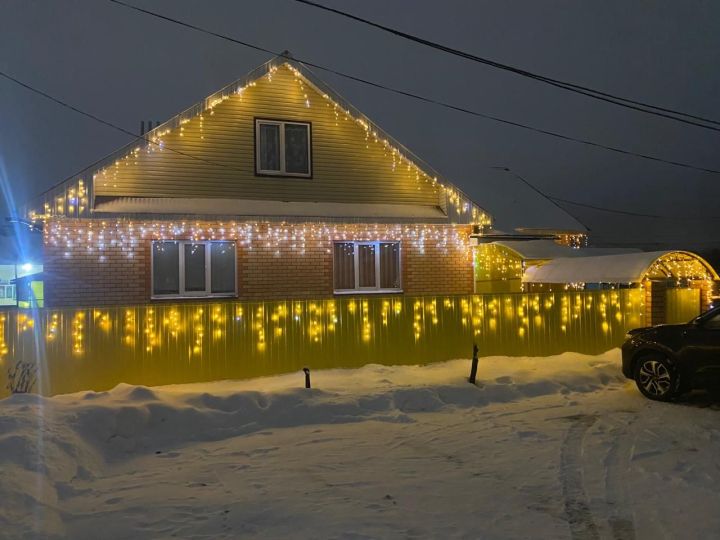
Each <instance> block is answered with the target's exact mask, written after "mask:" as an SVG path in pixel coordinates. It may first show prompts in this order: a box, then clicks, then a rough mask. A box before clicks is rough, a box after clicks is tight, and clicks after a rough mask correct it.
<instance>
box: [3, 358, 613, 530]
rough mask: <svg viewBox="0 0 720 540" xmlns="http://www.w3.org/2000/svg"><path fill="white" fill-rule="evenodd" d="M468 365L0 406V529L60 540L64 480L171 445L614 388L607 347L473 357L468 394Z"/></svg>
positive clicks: (71, 489)
mask: <svg viewBox="0 0 720 540" xmlns="http://www.w3.org/2000/svg"><path fill="white" fill-rule="evenodd" d="M469 367H470V366H469V361H468V360H453V361H449V362H444V363H440V364H433V365H429V366H422V367H419V366H394V367H388V366H380V365H368V366H365V367H363V368H360V369H353V370H327V371H318V372H314V373H312V383H313V388H312V389H311V390H307V389H305V388H303V382H304V378H303V375H302V373H298V374H290V375H283V376H277V377H268V378H260V379H254V380H246V381H222V382H217V383H204V384H188V385H172V386H163V387H155V388H147V387H142V386H130V385H125V384H121V385H118V386H117V387H116V388H114V389H112V390H110V391H106V392H80V393H76V394H68V395H62V396H56V397H53V398H44V397H39V396H35V395H16V396H12V397H10V398H7V399H4V400H2V401H0V412H1V414H0V469H1V470H2V477H0V499H1V500H2V501H3V504H2V505H0V530H5V531H9V530H11V531H14V532H17V534H18V535H22V534H28V535H30V534H42V535H45V536H52V535H62V534H63V526H62V522H63V514H62V510H61V507H62V501H63V500H64V499H65V498H68V497H72V496H73V495H75V494H76V489H77V488H76V487H75V485H74V484H75V483H76V481H77V480H90V479H92V478H94V477H95V476H96V475H100V474H102V471H103V468H104V467H106V466H107V465H108V464H112V463H116V462H119V461H123V460H128V459H131V458H133V457H137V456H138V455H143V454H157V455H171V454H172V452H173V451H175V450H177V449H179V448H181V447H182V446H183V445H187V444H191V443H198V442H203V441H219V440H223V439H230V438H233V437H238V436H242V435H246V434H249V433H254V432H258V431H262V430H266V429H270V428H288V427H294V426H300V425H312V424H339V423H351V422H366V421H377V422H407V423H410V422H416V419H414V418H413V416H414V413H422V412H437V411H440V410H443V409H446V408H468V407H482V406H485V405H487V404H490V403H498V402H501V403H502V402H510V401H517V400H521V399H524V398H529V397H537V396H542V395H549V394H557V393H563V394H568V393H571V392H591V391H594V390H597V389H599V388H602V387H604V386H608V385H613V384H615V385H618V384H623V383H624V381H625V380H624V378H623V377H622V375H621V373H620V370H619V351H617V350H613V351H609V352H607V353H605V354H602V355H600V356H583V355H578V354H574V353H566V354H562V355H559V356H554V357H544V358H508V357H489V358H483V359H481V360H480V368H479V373H478V375H479V376H478V384H477V386H473V385H470V384H469V383H468V382H467V380H466V379H467V376H468V372H469ZM38 513H39V514H41V515H42V516H41V517H42V519H38V515H39V514H38ZM38 527H41V529H40V530H38Z"/></svg>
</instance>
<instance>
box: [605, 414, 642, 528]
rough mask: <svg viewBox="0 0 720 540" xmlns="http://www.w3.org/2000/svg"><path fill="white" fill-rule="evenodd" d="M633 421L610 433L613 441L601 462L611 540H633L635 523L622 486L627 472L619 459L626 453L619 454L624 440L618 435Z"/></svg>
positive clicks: (632, 419)
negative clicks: (603, 469)
mask: <svg viewBox="0 0 720 540" xmlns="http://www.w3.org/2000/svg"><path fill="white" fill-rule="evenodd" d="M634 421H635V419H634V418H631V419H630V420H629V421H627V422H624V423H623V424H622V426H621V427H618V428H617V429H616V430H613V431H611V432H610V433H611V435H612V436H613V441H612V445H611V446H610V449H609V450H608V452H607V455H606V456H605V459H604V461H603V465H604V466H605V503H606V504H607V505H608V508H609V514H610V515H609V517H608V524H609V525H610V531H611V533H612V537H613V540H635V522H634V521H633V518H632V515H631V514H630V513H629V512H628V507H627V504H626V501H627V493H626V489H625V487H624V484H623V474H624V473H625V471H626V470H627V463H626V462H624V461H625V460H622V461H623V463H621V458H620V456H621V455H626V454H627V452H625V451H622V452H621V448H620V447H621V442H620V441H622V440H624V438H623V437H622V436H619V434H618V432H619V431H623V432H626V431H627V429H628V428H629V427H630V426H631V425H632V424H633V423H634ZM621 469H623V470H621Z"/></svg>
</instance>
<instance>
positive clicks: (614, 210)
mask: <svg viewBox="0 0 720 540" xmlns="http://www.w3.org/2000/svg"><path fill="white" fill-rule="evenodd" d="M548 197H549V198H550V199H552V200H554V201H557V202H559V203H563V204H570V205H572V206H579V207H582V208H590V209H592V210H598V211H600V212H609V213H611V214H622V215H626V216H631V217H641V218H650V219H666V220H672V221H707V220H718V219H720V216H697V217H691V216H669V215H663V214H644V213H642V212H630V211H628V210H618V209H617V208H608V207H606V206H596V205H594V204H587V203H581V202H578V201H571V200H569V199H562V198H560V197H552V196H548Z"/></svg>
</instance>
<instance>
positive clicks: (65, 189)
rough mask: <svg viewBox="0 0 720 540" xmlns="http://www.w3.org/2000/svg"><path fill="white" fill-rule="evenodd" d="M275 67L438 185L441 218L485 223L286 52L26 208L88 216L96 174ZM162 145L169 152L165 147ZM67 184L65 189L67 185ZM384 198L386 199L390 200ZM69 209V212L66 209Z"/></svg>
mask: <svg viewBox="0 0 720 540" xmlns="http://www.w3.org/2000/svg"><path fill="white" fill-rule="evenodd" d="M281 66H287V67H288V68H289V69H291V70H292V71H293V72H294V73H295V75H296V76H297V77H298V78H300V79H301V80H302V81H303V82H304V83H305V84H307V85H309V86H310V87H312V88H313V89H314V90H315V91H317V92H318V93H319V94H320V95H322V96H323V98H325V99H326V100H328V101H331V102H333V103H334V104H336V105H337V106H338V107H339V108H340V111H341V114H344V115H345V117H346V118H347V119H352V120H354V121H355V122H356V123H357V124H358V125H359V126H361V127H362V128H363V129H364V130H365V132H366V134H367V136H368V137H372V138H374V139H375V140H376V141H378V142H381V143H382V144H384V145H385V147H386V148H388V149H389V150H391V151H392V153H393V154H392V155H393V158H394V159H395V158H397V160H398V162H399V163H401V164H403V165H406V166H407V167H408V168H415V170H416V171H417V174H418V175H420V176H422V177H424V178H425V181H426V182H428V183H430V184H432V185H436V186H438V187H439V188H441V189H442V190H443V192H444V193H445V198H444V200H445V203H444V204H441V205H440V206H441V209H442V211H443V212H445V214H446V217H445V219H446V220H448V221H450V222H460V223H471V222H472V223H482V224H486V225H488V224H489V223H490V217H489V215H488V214H487V212H485V211H484V210H483V209H481V208H480V207H479V206H477V205H476V204H475V203H474V202H473V201H472V200H471V199H470V198H469V197H468V196H467V195H466V194H465V193H463V192H462V191H461V190H460V189H458V188H457V187H455V186H454V185H452V184H451V183H449V182H448V181H447V180H445V179H443V178H442V176H441V175H440V174H439V173H438V172H437V171H436V170H435V169H433V168H432V167H431V166H430V165H428V164H427V163H426V162H425V161H423V160H422V159H421V158H419V157H418V156H417V155H415V154H414V153H412V152H411V151H410V150H408V149H407V148H406V147H405V146H403V145H402V144H401V143H399V142H398V141H397V140H395V139H394V138H392V137H391V136H390V135H389V134H387V133H386V132H385V131H384V130H382V128H380V127H379V126H378V125H377V124H375V123H373V122H372V121H371V120H370V119H369V118H367V117H366V116H365V115H364V114H362V113H361V112H360V111H359V110H357V109H356V108H355V107H353V106H352V105H351V104H350V103H348V102H347V101H346V100H345V99H343V98H342V97H341V96H340V95H339V94H338V93H337V92H335V91H334V90H333V89H332V88H330V87H329V86H328V85H327V84H325V83H324V82H322V81H321V80H320V79H319V78H318V77H316V76H315V75H314V74H313V73H312V72H311V71H310V70H309V69H308V68H307V66H305V65H304V64H302V63H300V62H298V61H296V60H294V59H293V58H292V56H291V55H290V53H284V54H283V55H280V56H277V57H275V58H273V59H271V60H270V61H268V62H266V63H265V64H263V65H261V66H259V67H258V68H256V69H254V70H253V71H251V72H250V73H248V74H247V75H246V76H245V77H243V78H241V79H238V80H237V81H234V82H233V83H231V84H229V85H226V86H225V87H223V88H222V89H220V90H218V91H217V92H215V93H214V94H212V95H210V96H208V97H207V98H205V99H204V100H202V101H200V102H198V103H196V104H195V105H193V106H192V107H189V108H188V109H186V110H185V111H183V112H181V113H179V114H177V115H175V116H174V117H172V118H170V119H169V120H168V121H166V122H164V123H163V124H161V125H159V126H157V127H156V128H155V129H153V130H151V131H150V132H148V133H147V134H145V136H144V139H139V140H136V141H134V142H132V143H130V144H127V145H126V146H124V147H122V148H121V149H119V150H118V151H117V152H114V153H113V154H111V155H109V156H107V157H106V158H104V159H103V160H101V161H99V162H97V163H95V164H93V165H92V166H91V167H89V168H88V169H86V170H85V171H83V172H82V173H80V174H79V175H77V176H76V177H74V178H73V179H71V180H69V181H67V182H64V183H63V184H62V185H60V186H57V187H56V188H53V189H52V190H50V191H49V192H47V193H46V194H45V195H46V196H45V197H44V200H43V203H44V207H43V204H40V205H39V207H38V205H37V204H35V205H33V206H34V208H33V207H32V206H31V209H32V210H35V212H36V214H40V215H42V214H46V213H48V212H50V213H60V214H63V213H64V214H70V215H72V216H73V217H76V216H77V217H80V216H81V215H83V216H85V215H88V214H89V213H90V212H92V211H93V209H94V208H95V194H94V181H95V178H96V176H97V175H98V173H99V172H101V171H103V170H111V169H110V168H111V167H118V166H119V165H122V164H123V163H128V162H132V160H133V159H134V157H135V156H137V155H138V154H139V153H140V152H142V151H144V150H146V149H148V150H156V149H158V148H162V144H163V137H164V136H166V135H167V134H168V133H171V132H173V131H174V130H178V129H182V126H183V124H185V123H187V122H189V121H190V120H191V119H194V118H195V117H197V116H200V115H202V114H203V113H204V112H205V111H208V110H210V111H212V110H213V108H214V107H216V106H218V105H219V104H221V103H222V102H223V101H225V100H227V99H229V98H230V97H232V96H233V95H237V94H242V93H243V91H245V90H246V89H247V88H248V87H251V86H254V84H255V82H256V81H258V80H259V79H260V78H261V77H264V76H268V77H271V76H272V73H273V72H274V71H275V70H277V69H278V68H279V67H281ZM167 149H168V150H171V149H170V148H169V147H168V148H167ZM190 157H192V156H190ZM215 165H217V164H215ZM69 186H71V187H70V188H69ZM61 199H62V201H61V202H60V204H58V201H59V200H61ZM85 199H86V200H87V202H86V203H85V204H82V201H83V200H85ZM388 202H389V203H392V201H388ZM57 208H61V209H62V210H63V211H62V212H57ZM71 208H72V210H70V209H71Z"/></svg>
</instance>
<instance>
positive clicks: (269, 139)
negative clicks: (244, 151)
mask: <svg viewBox="0 0 720 540" xmlns="http://www.w3.org/2000/svg"><path fill="white" fill-rule="evenodd" d="M310 134H311V129H310V123H309V122H290V121H285V120H262V119H256V120H255V145H256V148H255V170H256V173H257V174H260V175H274V176H302V177H310V176H312V164H311V156H312V152H311V149H310V138H311V135H310Z"/></svg>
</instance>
